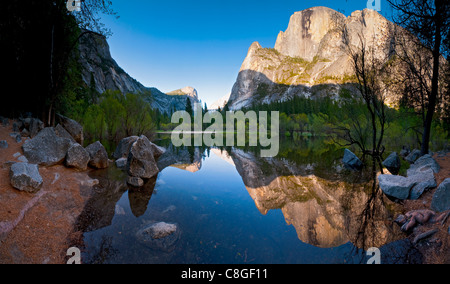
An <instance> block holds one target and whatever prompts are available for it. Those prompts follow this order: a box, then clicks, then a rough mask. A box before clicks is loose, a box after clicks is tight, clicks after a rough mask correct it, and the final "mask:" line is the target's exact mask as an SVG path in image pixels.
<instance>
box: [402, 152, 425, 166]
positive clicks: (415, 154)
mask: <svg viewBox="0 0 450 284" xmlns="http://www.w3.org/2000/svg"><path fill="white" fill-rule="evenodd" d="M421 154H422V152H421V151H420V150H418V149H415V150H413V151H412V152H411V153H410V154H409V155H408V156H407V157H406V158H405V160H406V161H407V162H409V163H410V164H413V163H414V162H415V161H417V159H419V158H420V155H421Z"/></svg>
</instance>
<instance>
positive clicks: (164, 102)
mask: <svg viewBox="0 0 450 284" xmlns="http://www.w3.org/2000/svg"><path fill="white" fill-rule="evenodd" d="M78 49H79V62H80V64H81V76H82V79H83V82H84V83H85V84H86V86H95V89H96V91H97V92H98V93H100V94H101V93H103V92H105V91H106V90H114V91H116V90H117V91H120V92H121V93H123V94H126V93H135V94H138V93H147V94H148V93H151V98H152V99H151V100H149V103H150V104H151V106H152V107H153V108H155V109H159V111H160V112H162V113H164V112H165V113H169V112H171V111H172V110H173V109H177V110H182V109H185V108H186V100H187V98H188V97H189V98H190V99H191V102H192V103H194V102H198V101H199V99H198V94H197V91H196V90H195V89H194V88H192V87H186V88H183V89H180V90H178V91H179V92H178V93H177V95H175V94H165V93H163V92H161V91H159V90H158V89H157V88H148V87H145V86H144V85H142V84H141V83H139V82H138V81H137V80H136V79H134V78H132V77H131V76H130V75H129V74H128V73H126V72H125V71H124V70H123V69H122V68H121V67H120V66H119V65H118V64H117V62H116V61H115V60H114V59H113V58H112V56H111V52H110V48H109V44H108V42H107V40H106V38H105V37H103V36H101V35H98V34H95V33H86V34H85V35H83V36H82V37H81V38H80V44H79V48H78ZM92 80H94V82H92Z"/></svg>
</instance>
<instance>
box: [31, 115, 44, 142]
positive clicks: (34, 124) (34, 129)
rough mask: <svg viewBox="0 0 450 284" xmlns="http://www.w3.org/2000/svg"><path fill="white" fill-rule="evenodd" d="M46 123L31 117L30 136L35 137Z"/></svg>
mask: <svg viewBox="0 0 450 284" xmlns="http://www.w3.org/2000/svg"><path fill="white" fill-rule="evenodd" d="M44 127H45V125H44V123H43V122H42V121H41V120H40V119H37V118H31V119H30V126H29V127H28V130H29V132H30V137H31V138H34V137H36V136H37V135H38V133H39V132H40V131H41V130H42V129H44Z"/></svg>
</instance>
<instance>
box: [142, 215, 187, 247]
mask: <svg viewBox="0 0 450 284" xmlns="http://www.w3.org/2000/svg"><path fill="white" fill-rule="evenodd" d="M180 236H181V231H180V229H179V228H178V226H177V225H176V224H168V223H165V222H159V223H151V224H149V225H146V226H144V227H143V228H142V229H140V230H139V231H138V232H137V233H136V238H137V240H138V241H139V242H140V243H142V244H143V245H145V246H147V247H149V248H151V249H154V250H161V251H165V252H170V251H173V250H174V249H175V244H176V242H177V241H178V240H179V239H180Z"/></svg>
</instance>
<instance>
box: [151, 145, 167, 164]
mask: <svg viewBox="0 0 450 284" xmlns="http://www.w3.org/2000/svg"><path fill="white" fill-rule="evenodd" d="M150 145H151V147H152V151H153V157H155V160H158V159H159V158H160V157H161V156H162V155H163V154H164V153H165V152H166V149H164V148H163V147H160V146H158V145H156V144H154V143H150Z"/></svg>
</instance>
